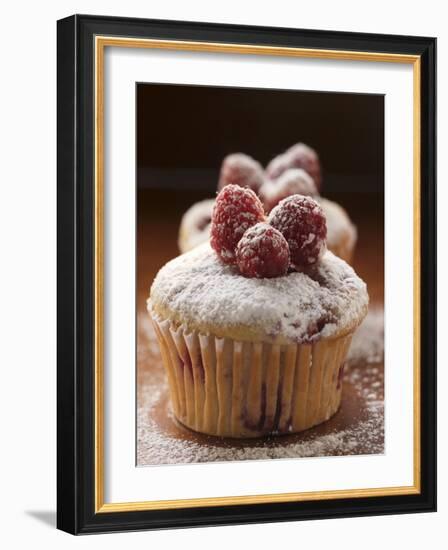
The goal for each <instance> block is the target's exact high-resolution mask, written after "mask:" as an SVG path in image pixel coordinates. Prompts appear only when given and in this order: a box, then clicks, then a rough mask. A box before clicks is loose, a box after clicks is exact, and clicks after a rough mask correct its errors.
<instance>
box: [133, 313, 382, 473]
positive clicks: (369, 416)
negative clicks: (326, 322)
mask: <svg viewBox="0 0 448 550" xmlns="http://www.w3.org/2000/svg"><path fill="white" fill-rule="evenodd" d="M145 317H146V314H142V315H140V316H139V318H138V327H139V341H140V343H141V345H142V350H141V351H142V354H143V353H144V350H143V344H144V343H145V342H146V344H147V350H149V351H148V355H147V356H146V357H144V356H143V355H142V356H139V365H146V366H140V367H139V385H138V391H139V395H138V411H137V414H138V419H137V422H138V425H137V435H138V444H137V463H138V465H140V466H145V465H156V464H187V463H201V462H215V461H223V462H225V461H241V460H267V459H281V458H301V457H319V456H342V455H359V454H380V453H383V452H384V376H383V368H382V360H383V357H382V354H381V353H380V352H378V354H377V355H375V356H373V355H371V353H370V351H371V349H372V347H371V345H365V346H359V347H358V348H357V350H358V351H357V352H356V361H355V359H354V355H353V353H351V354H350V359H349V361H348V363H347V371H346V374H345V377H344V393H343V398H342V399H343V401H342V409H341V411H340V413H338V415H339V414H344V410H343V409H344V406H345V404H346V403H347V401H354V400H356V399H357V400H358V405H357V408H359V409H360V411H359V417H358V416H357V415H353V414H352V410H351V409H349V410H348V411H347V412H348V413H350V414H347V420H346V422H345V425H342V427H338V426H336V427H334V428H332V429H331V430H326V431H325V426H326V425H327V426H328V425H330V424H337V422H336V421H335V419H336V418H337V417H335V419H332V420H330V421H329V422H328V423H324V424H322V425H321V426H320V427H317V428H313V429H311V430H308V431H307V432H304V433H303V434H297V435H295V436H286V437H272V438H264V439H260V440H258V441H257V440H252V441H251V442H250V444H249V443H247V442H241V443H240V442H235V441H233V440H225V441H219V440H217V439H216V438H209V437H207V436H204V435H200V434H194V433H193V432H190V431H187V430H184V429H183V428H179V427H178V426H177V425H176V424H175V420H174V418H173V416H172V414H171V412H170V408H169V401H168V387H167V383H166V377H165V375H164V372H163V367H162V365H161V361H160V357H159V358H157V357H156V356H155V355H153V354H154V352H157V343H156V338H155V334H154V332H153V328H152V325H151V324H150V323H147V322H146V321H145ZM381 319H382V310H381V309H379V308H377V309H374V310H373V311H372V312H371V313H369V314H368V316H367V318H366V320H365V322H364V328H363V331H364V334H365V335H366V336H367V335H368V327H371V328H372V327H373V326H375V327H377V328H379V326H380V324H381V321H380V320H381ZM375 334H376V335H378V334H380V331H379V330H376V331H375ZM379 339H380V338H379V337H378V339H377V338H376V337H375V338H371V342H372V341H375V342H376V344H375V349H376V350H380V348H381V346H380V343H379V341H377V340H379ZM139 349H140V348H139ZM362 352H364V353H365V354H367V355H364V356H363V355H362ZM374 358H375V359H376V360H377V362H373V359H374ZM149 361H151V363H149ZM149 364H151V367H150V369H149V368H147V367H148V365H149ZM173 427H174V428H175V429H172V428H173Z"/></svg>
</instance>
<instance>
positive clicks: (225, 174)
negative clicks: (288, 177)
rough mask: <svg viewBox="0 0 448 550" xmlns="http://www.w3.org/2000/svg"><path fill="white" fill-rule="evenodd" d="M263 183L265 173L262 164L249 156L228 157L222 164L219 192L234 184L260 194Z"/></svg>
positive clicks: (236, 155)
mask: <svg viewBox="0 0 448 550" xmlns="http://www.w3.org/2000/svg"><path fill="white" fill-rule="evenodd" d="M263 182H264V172H263V168H262V166H261V164H260V163H259V162H257V161H256V160H254V159H253V158H252V157H249V156H248V155H244V154H243V153H234V154H232V155H228V156H227V157H226V158H225V159H224V160H223V162H222V165H221V173H220V175H219V182H218V190H219V191H220V190H221V189H223V188H224V187H225V186H226V185H229V183H233V184H234V185H239V186H240V187H248V188H249V189H252V191H255V193H258V190H259V189H260V187H261V186H262V185H263Z"/></svg>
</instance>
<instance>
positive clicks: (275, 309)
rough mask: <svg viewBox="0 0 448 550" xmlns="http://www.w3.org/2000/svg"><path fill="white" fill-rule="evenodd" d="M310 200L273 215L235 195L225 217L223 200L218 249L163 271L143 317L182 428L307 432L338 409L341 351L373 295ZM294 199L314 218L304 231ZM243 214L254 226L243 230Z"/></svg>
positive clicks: (250, 433) (188, 256)
mask: <svg viewBox="0 0 448 550" xmlns="http://www.w3.org/2000/svg"><path fill="white" fill-rule="evenodd" d="M231 187H235V186H231ZM225 189H227V188H225ZM244 192H246V193H252V191H249V190H247V189H246V190H244ZM221 193H223V192H221ZM229 194H231V193H230V191H229V192H228V193H227V195H229ZM220 195H221V194H220ZM252 195H253V196H252ZM252 195H251V197H249V198H250V200H255V199H256V200H258V199H257V198H256V196H255V194H253V193H252ZM253 197H255V199H253ZM304 199H306V197H300V196H298V195H295V196H293V197H291V198H290V199H286V201H289V202H288V203H287V204H286V206H285V204H284V203H285V201H282V203H280V205H279V206H278V207H277V210H276V211H273V213H272V214H273V215H271V216H270V218H269V219H268V220H267V222H266V220H263V221H260V219H259V218H260V214H259V208H258V206H257V208H255V207H254V208H252V210H250V211H249V210H245V211H244V212H238V211H237V210H235V208H236V209H238V208H239V205H241V204H245V206H244V207H243V208H246V207H247V204H248V202H246V203H245V202H244V201H242V200H240V198H238V197H237V198H236V199H235V200H234V202H233V204H232V205H231V208H230V207H229V206H228V205H226V208H225V209H222V211H223V212H224V213H225V214H226V216H227V217H224V218H222V219H220V218H219V216H218V214H219V212H218V213H217V210H219V207H220V206H222V201H221V203H220V202H219V200H220V196H218V199H217V207H215V210H214V212H213V220H212V239H211V244H210V243H204V244H202V245H199V246H197V247H195V248H194V249H193V250H191V251H189V252H187V253H185V254H182V255H181V256H179V257H177V258H175V259H173V260H171V261H170V262H168V263H167V264H166V265H165V266H164V267H162V269H161V270H160V271H159V273H158V274H157V276H156V278H155V280H154V282H153V284H152V287H151V291H150V297H149V299H148V312H149V314H150V316H151V318H152V321H153V324H154V327H155V332H156V335H157V339H158V342H159V345H160V349H161V355H162V360H163V363H164V366H165V369H166V373H167V377H168V382H169V387H170V394H171V403H172V410H173V413H174V416H175V417H176V418H177V419H178V421H179V422H180V423H181V424H183V425H184V426H186V427H188V428H190V429H192V430H195V431H198V432H201V433H205V434H209V435H214V436H221V437H233V438H253V437H260V436H266V435H269V434H285V433H295V432H300V431H302V430H305V429H307V428H310V427H312V426H315V425H317V424H320V423H321V422H324V421H325V420H328V419H329V418H330V417H331V416H332V415H334V414H335V413H336V411H337V410H338V408H339V405H340V402H341V393H342V373H343V368H344V363H345V358H346V356H347V352H348V348H349V345H350V341H351V338H352V335H353V333H354V331H355V330H356V328H357V327H358V325H359V324H360V323H361V321H362V320H363V318H364V316H365V315H366V312H367V308H368V294H367V289H366V285H365V283H364V282H363V281H362V280H361V279H360V278H359V277H358V276H357V275H356V273H355V272H354V270H353V269H352V268H351V267H350V266H349V265H348V264H347V263H346V262H344V261H343V260H341V259H340V258H338V257H336V256H335V255H334V254H333V253H332V252H330V251H328V250H326V247H325V232H326V227H325V221H324V222H323V224H322V223H321V222H322V219H321V218H322V209H321V208H320V207H319V205H318V204H317V203H316V202H315V201H313V200H312V199H308V202H307V201H305V200H304ZM310 201H312V203H311V202H310ZM293 203H294V204H293ZM304 204H305V206H307V207H308V206H310V208H309V209H308V210H307V211H306V212H305V209H304V208H303V205H304ZM291 205H292V206H297V205H298V206H297V208H299V211H300V212H299V214H300V213H301V212H305V214H306V216H312V218H309V217H308V218H306V219H307V220H308V222H309V223H308V225H306V224H305V223H304V224H303V227H304V228H306V231H307V232H306V231H305V232H304V233H303V234H301V235H297V234H296V229H297V228H299V229H300V227H302V226H300V223H302V222H301V221H300V215H299V216H298V217H291V218H288V216H289V213H290V212H291V211H292V210H290V208H289V207H291ZM232 208H233V210H232ZM285 212H286V214H285ZM217 219H219V223H218V222H217V221H216V220H217ZM303 219H305V218H303ZM316 219H318V221H319V223H320V225H319V224H316V223H317V222H316V223H315V221H316ZM323 219H324V218H323ZM235 220H236V222H235ZM241 220H244V223H246V222H247V223H248V224H249V227H247V228H245V227H243V229H244V231H243V233H242V235H241V236H238V235H240V233H241V231H238V230H239V229H240V226H241V223H240V222H241ZM285 220H286V221H285ZM310 220H311V221H310ZM310 223H311V225H313V224H314V226H313V227H311V229H310V225H309V224H310ZM226 224H227V225H226ZM217 225H219V227H218V229H223V230H222V231H217ZM291 230H293V232H292V233H291ZM310 235H314V237H313V238H310ZM294 239H296V240H297V243H301V244H300V246H296V247H295V248H294V242H293V241H294ZM235 242H236V244H235ZM229 243H233V245H234V246H235V249H234V253H233V254H229V253H228V252H229V250H228V248H227V245H229ZM233 245H232V246H233ZM212 246H213V248H212ZM285 251H286V252H285Z"/></svg>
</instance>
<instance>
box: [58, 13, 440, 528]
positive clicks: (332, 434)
mask: <svg viewBox="0 0 448 550" xmlns="http://www.w3.org/2000/svg"><path fill="white" fill-rule="evenodd" d="M435 71H436V40H435V38H427V37H409V36H395V35H374V34H357V33H345V32H333V31H316V30H303V29H301V30H299V29H285V28H282V29H280V28H264V27H249V26H247V27H246V26H232V25H217V24H211V23H210V24H209V23H207V24H205V23H190V22H177V21H157V20H140V19H126V18H111V17H96V16H84V15H75V16H72V17H69V18H66V19H63V20H60V21H58V172H57V174H58V513H57V521H58V527H59V528H60V529H62V530H64V531H67V532H69V533H73V534H81V533H96V532H108V531H124V530H136V529H156V528H167V527H186V526H201V525H224V524H236V523H249V522H269V521H288V520H302V519H315V518H333V517H347V516H361V515H375V514H398V513H411V512H425V511H428V512H429V511H434V510H435V508H436V387H435V381H436V370H435V368H436V357H435V353H436V352H435V350H436V342H435V339H436V307H435V292H436V282H435V278H436V235H435V212H436V210H435V190H436V187H435V185H436V183H435V179H436V178H435V170H436V167H435V151H436V146H435V139H436V135H435V128H436V126H435Z"/></svg>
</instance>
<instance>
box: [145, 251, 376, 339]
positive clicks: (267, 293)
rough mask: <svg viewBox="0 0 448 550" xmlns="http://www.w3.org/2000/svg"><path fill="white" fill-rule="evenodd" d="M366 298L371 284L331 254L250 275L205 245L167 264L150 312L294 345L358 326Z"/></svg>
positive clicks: (206, 329)
mask: <svg viewBox="0 0 448 550" xmlns="http://www.w3.org/2000/svg"><path fill="white" fill-rule="evenodd" d="M368 302H369V297H368V294H367V289H366V285H365V283H364V282H363V281H362V280H361V279H360V278H359V277H358V276H357V275H356V273H355V271H354V270H353V269H352V268H351V267H350V266H349V265H348V264H347V263H345V262H344V261H343V260H341V259H340V258H338V257H336V256H335V255H334V254H332V253H331V252H329V251H326V252H325V253H324V255H323V256H322V258H321V259H320V261H319V262H318V263H317V264H315V265H313V266H310V267H309V268H308V269H307V270H306V271H303V272H290V273H287V274H286V275H282V276H279V277H274V278H247V277H243V276H242V275H241V274H240V273H239V271H238V269H237V268H236V267H235V266H233V265H225V264H223V263H222V262H221V261H220V260H219V258H218V256H217V255H216V253H215V252H214V251H213V250H212V249H211V247H210V245H209V244H208V243H205V244H203V245H200V246H198V247H196V248H195V249H193V250H191V251H190V252H187V253H186V254H182V255H181V256H178V257H177V258H175V259H173V260H171V261H170V262H168V263H167V264H166V265H165V266H164V267H162V269H161V270H160V271H159V273H158V274H157V276H156V278H155V280H154V282H153V284H152V287H151V292H150V298H149V300H148V309H149V310H150V311H151V312H152V313H153V314H156V315H158V316H160V317H161V318H162V319H169V320H170V321H171V322H172V323H173V324H174V325H175V326H176V325H183V327H185V329H186V330H187V331H193V330H196V331H198V332H200V333H202V334H212V335H214V336H217V337H219V338H232V339H235V340H241V341H258V342H260V341H261V342H269V343H279V344H296V343H313V342H315V341H317V340H319V339H321V338H336V337H339V336H342V335H344V334H347V333H348V332H350V331H352V330H354V329H355V328H356V326H357V325H358V324H359V323H360V322H361V321H362V319H363V318H364V316H365V315H366V313H367V307H368Z"/></svg>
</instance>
